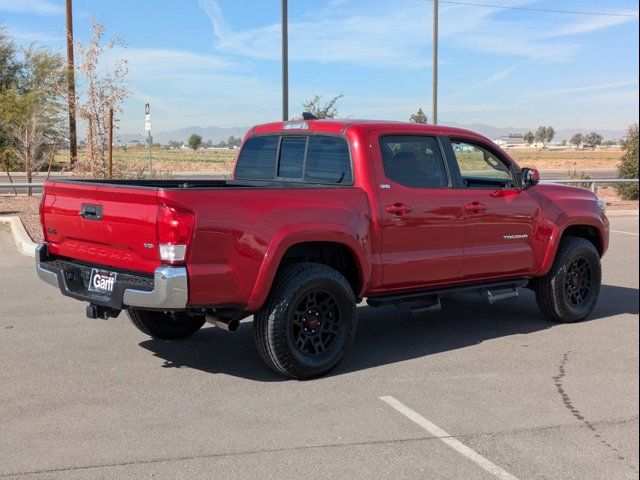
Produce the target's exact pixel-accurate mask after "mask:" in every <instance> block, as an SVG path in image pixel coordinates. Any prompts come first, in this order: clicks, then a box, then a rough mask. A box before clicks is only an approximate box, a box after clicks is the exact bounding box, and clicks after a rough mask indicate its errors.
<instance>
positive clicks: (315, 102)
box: [302, 94, 344, 118]
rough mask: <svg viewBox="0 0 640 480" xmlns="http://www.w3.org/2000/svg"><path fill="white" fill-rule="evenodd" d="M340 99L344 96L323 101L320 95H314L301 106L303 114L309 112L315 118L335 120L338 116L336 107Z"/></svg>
mask: <svg viewBox="0 0 640 480" xmlns="http://www.w3.org/2000/svg"><path fill="white" fill-rule="evenodd" d="M342 97H344V95H342V94H340V95H336V96H335V97H332V98H330V99H329V100H327V101H324V100H323V96H322V95H317V94H315V95H314V96H313V98H311V100H307V101H306V102H304V103H303V104H302V109H303V112H309V113H310V114H312V115H314V116H315V117H316V118H336V117H337V116H338V109H337V108H336V105H337V103H338V100H340V99H341V98H342Z"/></svg>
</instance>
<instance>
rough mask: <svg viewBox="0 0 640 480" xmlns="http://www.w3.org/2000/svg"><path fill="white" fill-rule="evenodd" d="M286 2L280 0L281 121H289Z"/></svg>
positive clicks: (287, 20) (285, 0)
mask: <svg viewBox="0 0 640 480" xmlns="http://www.w3.org/2000/svg"><path fill="white" fill-rule="evenodd" d="M287 17H288V14H287V0H282V120H283V121H285V122H286V121H287V120H289V26H288V22H289V19H288V18H287Z"/></svg>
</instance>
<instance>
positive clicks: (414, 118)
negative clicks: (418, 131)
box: [409, 107, 428, 123]
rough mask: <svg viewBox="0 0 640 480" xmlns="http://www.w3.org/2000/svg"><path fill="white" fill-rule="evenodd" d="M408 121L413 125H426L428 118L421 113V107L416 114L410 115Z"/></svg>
mask: <svg viewBox="0 0 640 480" xmlns="http://www.w3.org/2000/svg"><path fill="white" fill-rule="evenodd" d="M409 121H410V122H413V123H428V118H427V115H426V113H424V112H423V111H422V107H420V108H418V111H417V112H416V113H413V114H411V116H410V117H409Z"/></svg>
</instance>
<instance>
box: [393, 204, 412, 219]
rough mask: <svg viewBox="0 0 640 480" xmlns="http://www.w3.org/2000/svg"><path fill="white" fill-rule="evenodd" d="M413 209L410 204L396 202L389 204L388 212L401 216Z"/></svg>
mask: <svg viewBox="0 0 640 480" xmlns="http://www.w3.org/2000/svg"><path fill="white" fill-rule="evenodd" d="M412 210H413V209H412V208H411V207H410V206H409V205H405V204H404V203H394V204H393V205H388V206H387V212H389V213H392V214H394V215H397V216H399V217H404V216H405V215H406V214H407V213H409V212H411V211H412Z"/></svg>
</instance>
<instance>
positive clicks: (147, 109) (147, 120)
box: [144, 103, 153, 175]
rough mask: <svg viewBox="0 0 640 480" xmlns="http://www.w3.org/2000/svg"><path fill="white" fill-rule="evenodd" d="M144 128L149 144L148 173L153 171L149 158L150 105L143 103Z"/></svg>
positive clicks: (151, 161)
mask: <svg viewBox="0 0 640 480" xmlns="http://www.w3.org/2000/svg"><path fill="white" fill-rule="evenodd" d="M144 129H145V130H146V131H147V143H148V144H149V175H151V173H152V172H153V160H152V159H151V106H150V105H149V104H148V103H145V104H144Z"/></svg>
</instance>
